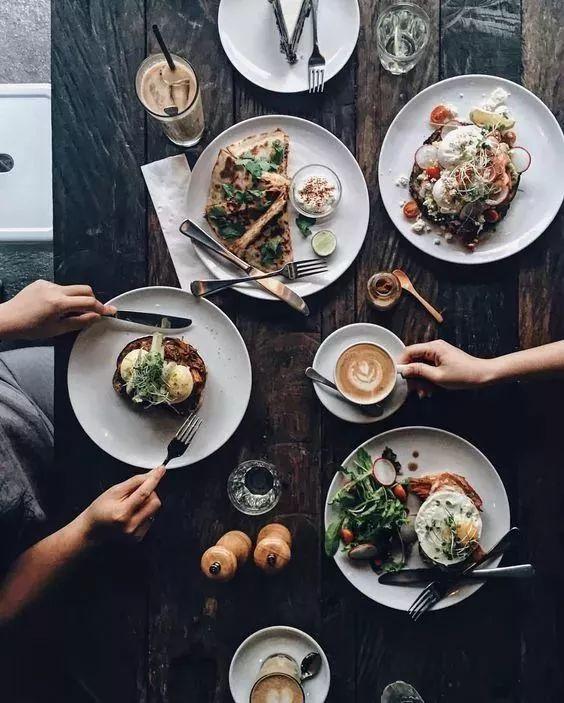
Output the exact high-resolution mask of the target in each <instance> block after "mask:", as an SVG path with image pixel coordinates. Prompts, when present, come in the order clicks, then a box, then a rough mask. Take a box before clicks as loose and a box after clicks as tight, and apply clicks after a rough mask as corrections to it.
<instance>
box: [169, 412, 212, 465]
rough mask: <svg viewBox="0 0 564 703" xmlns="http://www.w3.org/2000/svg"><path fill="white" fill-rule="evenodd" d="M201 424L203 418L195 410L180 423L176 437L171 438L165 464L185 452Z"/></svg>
mask: <svg viewBox="0 0 564 703" xmlns="http://www.w3.org/2000/svg"><path fill="white" fill-rule="evenodd" d="M201 426H202V420H201V418H199V417H198V416H197V415H196V413H195V412H192V413H190V415H188V417H187V418H186V420H185V421H184V422H183V423H182V424H181V425H180V427H179V428H178V431H177V432H176V434H175V435H174V437H173V438H172V439H171V440H170V442H169V444H168V447H167V453H166V459H165V460H164V461H163V464H162V465H163V466H166V465H167V464H168V462H169V461H172V460H173V459H177V458H178V457H179V456H182V455H183V454H184V452H185V451H186V450H187V449H188V447H189V446H190V444H191V442H192V440H193V439H194V436H195V435H196V432H197V431H198V430H199V429H200V427H201Z"/></svg>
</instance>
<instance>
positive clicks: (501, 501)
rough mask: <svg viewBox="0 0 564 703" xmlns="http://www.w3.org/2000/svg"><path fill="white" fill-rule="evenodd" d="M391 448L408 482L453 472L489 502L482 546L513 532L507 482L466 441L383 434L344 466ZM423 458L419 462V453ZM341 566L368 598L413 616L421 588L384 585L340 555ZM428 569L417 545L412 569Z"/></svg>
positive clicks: (426, 430) (403, 431)
mask: <svg viewBox="0 0 564 703" xmlns="http://www.w3.org/2000/svg"><path fill="white" fill-rule="evenodd" d="M386 446H388V447H391V449H393V450H394V452H395V453H396V454H397V455H398V460H399V461H400V462H401V464H402V467H403V471H402V477H403V478H409V477H411V476H423V475H425V474H431V473H440V472H442V471H451V472H453V473H458V474H460V475H461V476H464V477H465V478H466V479H467V480H468V482H469V483H470V484H471V485H472V487H473V488H474V489H475V490H476V491H477V492H478V494H479V496H480V497H481V498H482V500H483V502H484V507H483V512H482V521H483V527H482V538H481V540H480V544H481V546H482V547H483V548H484V549H485V550H488V549H491V547H493V546H494V544H495V543H496V542H498V541H499V540H500V539H501V538H502V537H503V535H504V534H505V533H506V532H507V531H508V530H509V502H508V500H507V493H506V492H505V488H504V486H503V483H502V482H501V479H500V477H499V475H498V473H497V471H496V470H495V469H494V467H493V466H492V464H491V463H490V461H489V460H488V459H487V458H486V457H485V456H484V455H483V454H482V452H481V451H480V450H479V449H476V447H475V446H474V445H472V444H470V442H468V441H467V440H465V439H462V437H458V436H457V435H455V434H451V433H450V432H445V430H439V429H435V428H433V427H400V428H398V429H396V430H389V431H388V432H383V433H382V434H380V435H377V436H376V437H372V439H369V440H368V441H366V442H364V443H363V444H361V445H360V446H359V447H357V448H356V449H355V450H354V451H353V452H352V453H351V454H349V456H348V457H347V458H346V459H345V461H344V462H343V465H344V466H346V465H347V464H348V463H349V462H350V461H352V459H353V457H354V455H355V454H356V452H357V451H358V450H359V449H360V448H361V447H363V448H364V449H366V451H367V452H368V453H369V454H370V456H373V457H377V456H381V454H382V452H383V450H384V449H385V447H386ZM414 451H417V452H419V456H418V457H417V459H413V452H414ZM413 461H415V462H416V463H417V464H418V468H417V470H416V471H410V470H409V469H408V468H407V465H408V463H409V462H413ZM344 482H345V481H344V479H343V477H342V475H341V474H340V473H336V474H335V477H334V478H333V481H332V482H331V485H330V486H329V491H328V492H327V500H326V503H325V527H326V528H327V525H329V523H330V522H332V521H333V520H334V519H335V518H336V517H337V513H336V511H335V510H334V508H333V506H331V505H329V500H330V499H331V497H332V496H333V495H335V493H336V491H337V490H338V489H339V488H341V486H342V485H343V484H344ZM335 561H336V562H337V566H338V567H339V569H341V571H342V572H343V574H344V575H345V576H346V577H347V579H348V580H349V581H350V582H351V583H352V584H353V586H355V587H356V588H358V590H359V591H360V592H361V593H364V595H365V596H368V598H371V599H372V600H375V601H376V602H377V603H381V604H382V605H387V606H388V607H390V608H396V609H397V610H405V611H407V610H408V609H409V607H410V606H411V604H412V603H413V601H414V600H415V599H416V598H417V596H418V595H419V593H421V590H422V587H421V586H384V585H382V584H381V583H378V576H377V574H375V573H374V572H373V571H372V569H371V568H370V566H369V565H368V564H361V563H360V562H354V561H351V560H350V559H349V558H348V557H347V556H346V554H344V553H343V552H342V551H341V550H340V549H339V551H338V552H337V554H336V555H335ZM499 562H500V559H494V560H492V562H491V565H492V566H497V564H499ZM424 566H426V565H425V564H424V563H423V561H422V559H421V557H420V556H419V549H418V548H417V545H416V544H415V545H414V547H413V549H412V552H411V555H410V557H409V559H408V561H407V568H409V569H416V568H422V567H424ZM481 585H482V584H479V583H477V584H476V585H474V584H471V585H464V586H461V587H460V588H459V589H458V591H457V592H456V593H454V594H453V595H451V596H448V598H444V599H443V600H441V601H439V602H438V603H437V605H436V606H435V608H434V610H441V609H442V608H448V607H449V606H451V605H454V604H455V603H459V602H460V601H463V600H464V599H465V598H468V596H470V595H472V593H475V592H476V591H477V590H478V589H479V588H480V586H481Z"/></svg>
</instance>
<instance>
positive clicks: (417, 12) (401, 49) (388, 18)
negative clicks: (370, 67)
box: [376, 2, 431, 75]
mask: <svg viewBox="0 0 564 703" xmlns="http://www.w3.org/2000/svg"><path fill="white" fill-rule="evenodd" d="M430 27H431V23H430V20H429V16H428V15H427V13H426V12H425V11H424V10H423V9H422V8H420V7H419V6H418V5H414V4H413V3H410V2H402V3H398V4H397V5H391V6H390V7H388V8H387V9H386V10H384V12H382V14H381V15H380V16H379V17H378V22H377V25H376V37H377V41H378V55H379V56H380V62H381V63H382V66H383V67H384V68H385V69H386V70H387V71H389V72H390V73H393V74H394V75H401V74H402V73H407V72H408V71H411V69H412V68H413V67H414V66H415V65H416V64H417V62H418V61H419V59H420V58H421V56H422V55H423V53H424V51H425V49H426V48H427V44H428V43H429V31H430Z"/></svg>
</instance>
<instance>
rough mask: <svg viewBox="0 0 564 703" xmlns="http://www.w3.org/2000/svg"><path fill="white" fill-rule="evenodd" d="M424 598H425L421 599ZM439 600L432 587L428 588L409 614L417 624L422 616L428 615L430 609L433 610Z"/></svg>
mask: <svg viewBox="0 0 564 703" xmlns="http://www.w3.org/2000/svg"><path fill="white" fill-rule="evenodd" d="M421 596H423V597H421ZM437 600H438V598H437V595H436V593H435V591H434V590H433V588H431V586H430V585H429V586H427V588H426V589H425V590H424V591H423V592H422V593H421V594H420V596H419V598H418V599H417V600H416V601H415V603H414V604H413V605H412V606H411V608H410V609H409V614H410V615H411V619H412V620H413V622H417V621H418V620H419V618H421V616H422V615H423V614H424V613H426V612H427V611H428V610H429V608H432V607H433V606H434V605H435V603H436V602H437Z"/></svg>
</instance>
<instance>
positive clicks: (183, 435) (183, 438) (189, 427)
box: [178, 414, 198, 444]
mask: <svg viewBox="0 0 564 703" xmlns="http://www.w3.org/2000/svg"><path fill="white" fill-rule="evenodd" d="M197 419H198V418H197V417H196V415H195V414H192V416H191V417H190V419H189V422H188V423H187V424H186V427H185V428H184V429H183V430H182V432H181V434H180V435H179V436H178V439H179V440H180V441H181V442H183V443H184V444H186V437H187V436H188V435H189V434H190V432H191V430H192V428H193V427H194V425H195V424H196V421H197Z"/></svg>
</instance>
